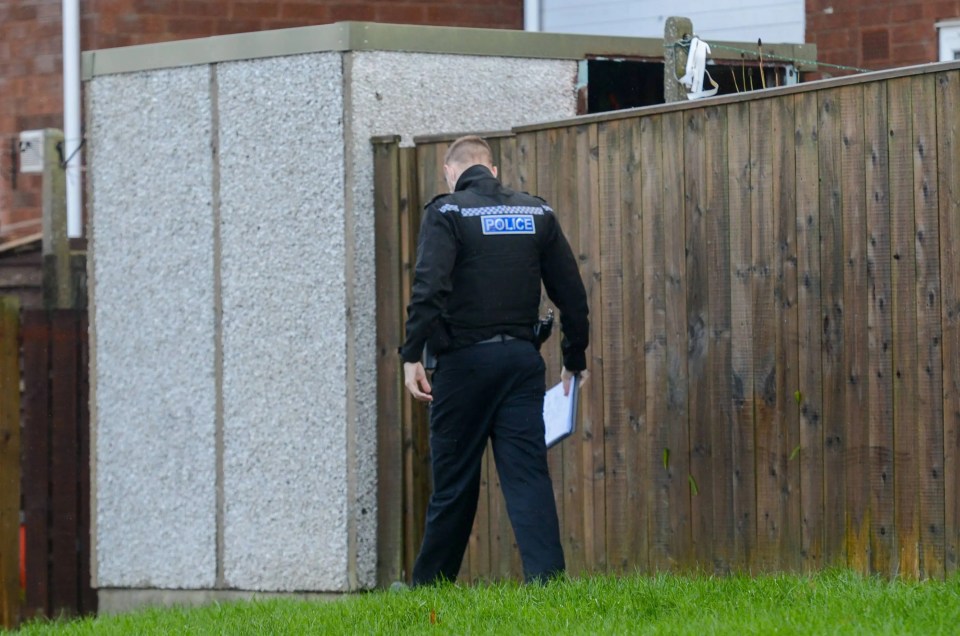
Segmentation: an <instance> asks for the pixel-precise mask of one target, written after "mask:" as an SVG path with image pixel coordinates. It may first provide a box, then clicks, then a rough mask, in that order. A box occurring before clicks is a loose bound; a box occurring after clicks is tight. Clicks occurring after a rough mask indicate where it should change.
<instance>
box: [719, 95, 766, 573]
mask: <svg viewBox="0 0 960 636" xmlns="http://www.w3.org/2000/svg"><path fill="white" fill-rule="evenodd" d="M758 134H759V133H758ZM751 137H752V132H751V130H750V104H748V103H738V104H732V105H731V106H730V107H729V109H728V110H727V140H728V148H729V153H730V158H729V186H728V191H729V193H730V207H729V210H730V270H729V277H730V307H731V323H730V324H731V331H730V335H731V350H732V353H731V367H732V370H731V373H730V376H729V379H728V383H729V387H730V392H731V397H730V403H731V407H732V409H733V410H732V413H733V426H732V427H731V435H730V438H729V442H728V443H729V444H730V449H731V457H732V459H733V466H734V474H733V503H734V509H733V510H734V513H733V514H734V524H735V525H734V528H735V535H734V556H733V559H732V561H733V565H734V568H735V569H742V570H747V569H751V568H752V567H753V566H754V561H755V557H756V546H757V521H756V519H757V517H756V512H757V508H756V492H757V485H756V484H757V482H756V471H755V469H754V461H755V457H756V452H755V445H754V419H753V402H752V399H753V375H754V365H753V332H752V328H753V303H752V302H751V298H752V296H751V280H752V278H753V275H752V271H753V269H752V264H751V260H752V258H753V246H752V242H753V231H752V225H753V220H752V218H751V207H752V204H751V195H752V192H751V186H750V182H751V179H752V177H751V173H752V165H751V157H750V149H751Z"/></svg>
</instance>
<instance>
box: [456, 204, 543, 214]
mask: <svg viewBox="0 0 960 636" xmlns="http://www.w3.org/2000/svg"><path fill="white" fill-rule="evenodd" d="M460 214H462V215H463V216H489V215H491V214H543V208H542V207H539V206H531V205H492V206H489V207H485V208H463V209H462V210H460Z"/></svg>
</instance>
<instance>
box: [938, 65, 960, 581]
mask: <svg viewBox="0 0 960 636" xmlns="http://www.w3.org/2000/svg"><path fill="white" fill-rule="evenodd" d="M958 112H960V72H958V71H952V72H950V73H939V74H937V139H938V143H937V160H938V167H937V180H938V182H939V187H938V191H939V194H940V197H939V201H940V203H939V212H940V275H941V289H942V292H941V305H940V311H941V315H942V317H941V320H942V321H943V334H942V339H943V427H944V430H943V444H944V448H943V465H944V487H945V495H944V504H945V510H944V516H945V522H944V537H945V549H946V560H945V570H946V574H948V575H949V574H952V573H953V572H956V571H957V570H958V569H960V251H958V249H957V246H958V245H960V181H958V179H957V174H958V173H960V120H958V118H957V116H956V114H957V113H958Z"/></svg>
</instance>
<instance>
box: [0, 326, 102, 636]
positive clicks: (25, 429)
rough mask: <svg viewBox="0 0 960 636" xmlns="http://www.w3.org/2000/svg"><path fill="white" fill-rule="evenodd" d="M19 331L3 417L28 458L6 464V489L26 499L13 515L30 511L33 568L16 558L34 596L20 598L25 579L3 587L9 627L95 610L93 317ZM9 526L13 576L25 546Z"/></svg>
mask: <svg viewBox="0 0 960 636" xmlns="http://www.w3.org/2000/svg"><path fill="white" fill-rule="evenodd" d="M12 316H13V317H16V312H12ZM16 322H17V321H15V320H14V319H13V318H9V319H8V320H5V321H4V322H3V326H4V328H3V329H0V342H3V343H5V344H4V345H3V346H0V369H4V370H5V371H3V372H2V373H0V379H2V381H3V382H2V387H3V390H2V391H0V413H2V414H4V418H3V422H4V423H5V424H7V423H9V424H10V426H11V428H10V430H12V431H16V434H17V436H18V439H19V448H18V449H15V450H11V451H10V453H6V454H5V455H4V457H3V459H4V462H3V464H2V465H0V477H2V479H0V481H2V483H3V484H5V485H6V484H12V485H13V486H15V490H16V491H17V493H18V495H17V500H16V501H15V503H14V504H13V505H14V506H15V507H14V508H13V510H14V512H15V513H16V514H17V515H18V516H20V514H21V511H22V517H20V518H21V519H22V521H21V523H22V525H23V531H24V538H25V544H24V545H23V546H20V548H21V550H22V553H23V555H24V556H25V559H24V562H23V563H22V564H20V559H19V558H18V552H19V551H17V552H13V553H12V554H13V557H14V563H16V564H17V565H20V566H21V567H22V568H23V570H24V575H25V576H24V578H25V580H24V583H25V587H24V589H23V590H22V592H21V588H20V583H21V581H20V577H19V576H15V577H10V576H5V577H4V579H3V587H2V590H0V594H2V598H3V599H10V603H9V604H8V605H6V606H4V622H5V624H7V625H8V626H10V625H12V624H15V623H16V621H17V620H18V617H19V618H32V617H36V616H60V615H74V614H81V613H89V612H93V611H95V610H96V594H95V592H94V591H93V590H92V589H91V587H90V532H89V528H90V498H89V497H90V459H89V458H90V447H89V439H90V438H89V428H90V427H89V413H88V399H87V396H88V394H89V391H88V386H87V368H88V348H87V318H86V310H85V309H84V310H72V309H71V310H51V311H47V310H29V311H22V312H20V315H19V321H18V322H19V326H18V328H17V329H15V330H10V329H7V326H8V325H9V324H16ZM11 334H12V337H11ZM21 386H22V388H23V390H22V394H21ZM10 387H13V390H10ZM5 428H6V426H4V429H5ZM11 490H12V489H11ZM4 493H5V494H6V493H7V490H6V489H5V491H4ZM20 493H22V497H21V494H20ZM21 503H22V508H21ZM9 525H10V524H0V533H2V540H3V555H4V560H3V561H4V566H8V565H9V563H8V562H7V559H6V557H7V555H8V554H11V552H10V550H13V549H14V547H15V546H17V545H18V543H19V541H18V540H17V530H18V528H16V526H14V527H13V528H11V527H9ZM8 546H9V547H8ZM14 567H16V566H14Z"/></svg>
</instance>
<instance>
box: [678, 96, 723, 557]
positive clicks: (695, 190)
mask: <svg viewBox="0 0 960 636" xmlns="http://www.w3.org/2000/svg"><path fill="white" fill-rule="evenodd" d="M683 122H684V128H683V166H684V168H683V176H684V184H683V193H684V207H683V208H681V209H684V210H685V214H684V217H683V218H684V222H685V228H686V233H685V246H684V252H685V254H686V262H685V263H684V267H685V270H686V283H687V284H686V290H685V291H686V305H687V307H686V320H685V322H684V324H685V326H686V329H687V337H688V344H687V360H686V373H687V377H688V386H689V394H688V408H689V422H690V438H689V442H688V447H687V448H686V449H684V450H685V452H686V453H688V457H689V462H690V472H689V477H688V479H689V488H690V533H691V548H692V554H691V557H692V560H693V562H694V563H695V564H697V566H698V567H702V568H706V567H707V566H708V565H709V566H712V561H713V559H712V554H711V553H712V540H713V536H714V529H713V498H712V497H711V496H709V494H710V493H711V491H712V488H711V481H710V480H711V477H712V461H713V460H712V455H713V451H712V441H713V439H712V436H711V434H710V429H711V427H712V426H713V425H716V423H715V422H714V421H713V416H714V407H713V404H712V403H711V399H710V384H709V377H708V374H707V362H708V359H709V357H710V355H711V351H710V338H709V334H708V331H707V328H708V327H707V326H708V325H709V324H710V305H709V296H708V293H707V276H708V274H707V267H708V263H707V240H708V238H707V230H706V227H705V226H706V219H705V218H704V217H705V215H706V209H705V208H706V206H707V204H706V200H707V197H708V196H709V195H708V193H707V183H706V179H707V177H706V170H707V165H706V157H705V155H704V144H705V141H706V139H705V130H704V128H705V126H706V112H705V111H704V110H702V109H697V110H691V111H687V112H685V113H684V115H683ZM701 488H702V489H703V490H704V492H703V494H701V492H700V490H701Z"/></svg>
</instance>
